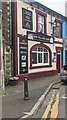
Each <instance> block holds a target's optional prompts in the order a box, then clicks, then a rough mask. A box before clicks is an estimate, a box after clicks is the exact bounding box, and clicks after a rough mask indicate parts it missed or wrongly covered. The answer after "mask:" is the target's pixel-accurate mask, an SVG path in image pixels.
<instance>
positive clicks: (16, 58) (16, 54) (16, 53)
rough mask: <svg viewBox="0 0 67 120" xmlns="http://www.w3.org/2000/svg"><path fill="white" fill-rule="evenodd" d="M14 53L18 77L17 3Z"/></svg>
mask: <svg viewBox="0 0 67 120" xmlns="http://www.w3.org/2000/svg"><path fill="white" fill-rule="evenodd" d="M14 45H15V48H14V50H15V51H14V53H15V56H14V58H15V76H16V75H18V46H17V2H14Z"/></svg>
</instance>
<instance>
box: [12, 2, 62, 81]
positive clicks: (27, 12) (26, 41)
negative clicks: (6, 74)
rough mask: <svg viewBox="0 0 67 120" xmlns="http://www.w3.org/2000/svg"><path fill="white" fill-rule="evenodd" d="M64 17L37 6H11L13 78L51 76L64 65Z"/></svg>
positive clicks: (20, 4)
mask: <svg viewBox="0 0 67 120" xmlns="http://www.w3.org/2000/svg"><path fill="white" fill-rule="evenodd" d="M63 22H64V16H62V15H60V14H59V13H57V12H55V11H53V10H51V9H49V8H47V7H46V6H44V5H42V4H40V3H38V2H29V3H27V2H23V1H20V0H17V2H11V26H12V27H11V33H12V38H11V46H12V47H11V48H12V61H13V68H12V70H13V71H12V72H13V75H14V76H19V77H20V79H23V77H24V76H28V78H29V79H31V78H37V77H43V76H49V75H54V74H57V73H59V72H60V69H61V67H62V65H63V33H62V31H63V30H62V29H63Z"/></svg>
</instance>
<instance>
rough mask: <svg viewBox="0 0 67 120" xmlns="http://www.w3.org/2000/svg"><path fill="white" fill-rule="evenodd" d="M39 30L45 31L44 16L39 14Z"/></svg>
mask: <svg viewBox="0 0 67 120" xmlns="http://www.w3.org/2000/svg"><path fill="white" fill-rule="evenodd" d="M38 32H42V33H44V17H43V16H42V15H38Z"/></svg>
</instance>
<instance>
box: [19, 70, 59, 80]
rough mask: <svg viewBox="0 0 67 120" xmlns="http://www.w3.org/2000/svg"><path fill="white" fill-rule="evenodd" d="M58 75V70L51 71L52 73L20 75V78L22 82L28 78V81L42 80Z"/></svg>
mask: <svg viewBox="0 0 67 120" xmlns="http://www.w3.org/2000/svg"><path fill="white" fill-rule="evenodd" d="M57 73H58V71H57V70H51V71H43V72H35V73H28V74H23V75H18V77H19V79H20V80H24V77H25V76H27V77H28V80H30V79H35V78H40V77H48V76H53V75H56V74H57Z"/></svg>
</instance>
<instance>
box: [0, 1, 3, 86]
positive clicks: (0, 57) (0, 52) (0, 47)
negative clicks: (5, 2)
mask: <svg viewBox="0 0 67 120" xmlns="http://www.w3.org/2000/svg"><path fill="white" fill-rule="evenodd" d="M2 72H3V45H2V4H1V2H0V86H1V83H2V81H1V80H2Z"/></svg>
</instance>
